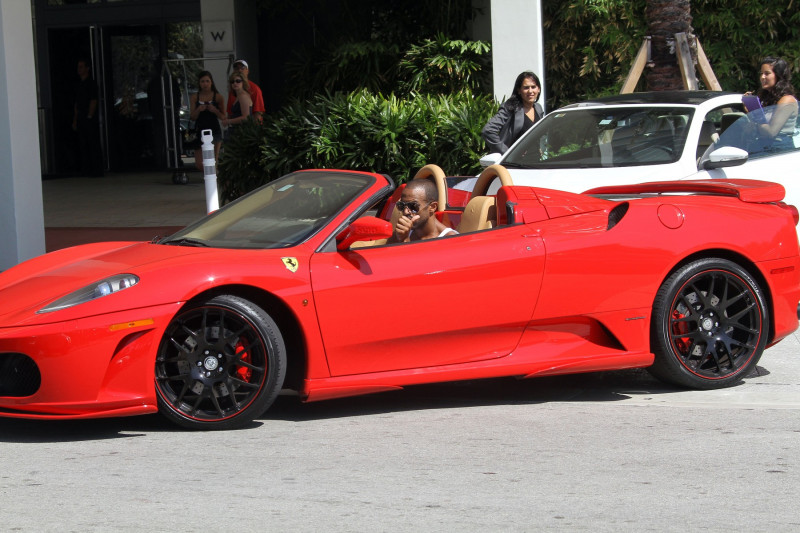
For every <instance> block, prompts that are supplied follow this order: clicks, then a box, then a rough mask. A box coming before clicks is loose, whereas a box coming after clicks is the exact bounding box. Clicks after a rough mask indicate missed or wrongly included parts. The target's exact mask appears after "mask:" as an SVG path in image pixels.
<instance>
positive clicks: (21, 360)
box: [0, 353, 42, 397]
mask: <svg viewBox="0 0 800 533" xmlns="http://www.w3.org/2000/svg"><path fill="white" fill-rule="evenodd" d="M41 384H42V375H41V374H40V373H39V367H38V366H36V363H35V362H34V361H33V359H31V358H30V357H28V356H27V355H25V354H21V353H0V396H13V397H22V396H30V395H32V394H34V393H36V391H38V390H39V386H40V385H41Z"/></svg>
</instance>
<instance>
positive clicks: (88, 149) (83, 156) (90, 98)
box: [72, 59, 103, 176]
mask: <svg viewBox="0 0 800 533" xmlns="http://www.w3.org/2000/svg"><path fill="white" fill-rule="evenodd" d="M78 77H79V78H80V79H79V80H78V81H77V82H76V83H75V88H74V97H73V102H74V114H73V118H72V129H73V130H74V131H75V132H76V133H77V134H78V145H79V156H80V170H81V173H82V174H84V175H85V176H102V175H103V160H102V154H101V152H100V129H99V124H100V122H99V120H98V116H97V111H98V98H97V84H96V83H95V82H94V80H93V79H92V78H91V76H90V75H89V61H88V60H86V59H80V60H78Z"/></svg>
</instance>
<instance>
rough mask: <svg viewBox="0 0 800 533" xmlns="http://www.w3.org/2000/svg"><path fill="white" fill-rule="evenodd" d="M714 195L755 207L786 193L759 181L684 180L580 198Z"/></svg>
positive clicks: (603, 191) (597, 191)
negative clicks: (605, 195) (628, 195)
mask: <svg viewBox="0 0 800 533" xmlns="http://www.w3.org/2000/svg"><path fill="white" fill-rule="evenodd" d="M666 193H683V194H692V193H697V194H715V195H722V196H735V197H737V198H739V200H741V201H743V202H748V203H753V204H759V203H770V202H780V201H781V200H783V198H784V197H785V196H786V189H784V188H783V185H781V184H780V183H773V182H771V181H761V180H722V179H720V180H685V181H653V182H650V183H634V184H632V185H610V186H608V187H597V188H594V189H589V190H588V191H584V192H583V194H609V195H626V194H666Z"/></svg>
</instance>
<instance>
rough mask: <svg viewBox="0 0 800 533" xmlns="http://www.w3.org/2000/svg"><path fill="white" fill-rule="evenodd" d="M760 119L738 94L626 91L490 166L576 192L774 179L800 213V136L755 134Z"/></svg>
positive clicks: (543, 130) (555, 116)
mask: <svg viewBox="0 0 800 533" xmlns="http://www.w3.org/2000/svg"><path fill="white" fill-rule="evenodd" d="M765 111H766V114H767V116H769V115H770V114H771V110H770V109H769V108H766V109H765ZM755 120H757V118H756V117H754V116H752V115H748V114H747V113H745V108H744V106H743V105H742V95H741V94H738V93H726V92H720V91H663V92H649V93H648V92H644V93H632V94H622V95H617V96H610V97H606V98H598V99H596V100H588V101H585V102H580V103H577V104H572V105H568V106H565V107H563V108H560V109H557V110H555V111H552V112H550V113H549V114H548V115H546V116H545V117H544V119H542V120H541V121H540V122H538V123H537V124H536V125H534V127H532V128H531V129H530V130H528V131H527V132H526V133H525V135H523V136H522V137H520V139H519V140H518V141H517V142H516V143H515V144H514V145H513V146H511V147H510V148H509V149H508V151H507V152H506V153H505V154H502V155H501V154H489V155H488V156H485V157H484V158H483V159H482V160H481V164H482V165H483V166H488V165H491V164H495V163H499V164H501V165H503V166H504V167H506V168H507V169H508V171H509V173H510V174H511V178H512V179H513V181H514V183H515V184H519V185H535V186H537V187H548V188H552V189H559V190H565V191H571V192H583V191H586V190H589V189H593V188H595V187H599V186H601V185H617V184H619V185H622V184H631V183H641V182H646V181H661V180H676V179H709V178H721V179H738V178H750V179H761V180H769V181H775V182H778V183H781V184H782V185H783V186H784V187H785V189H786V199H785V201H786V202H787V203H790V204H793V205H795V206H800V130H797V129H796V130H795V132H794V136H785V137H786V138H781V139H779V141H780V142H774V140H773V139H763V138H758V136H757V135H755V128H753V127H752V126H753V124H752V122H753V121H755Z"/></svg>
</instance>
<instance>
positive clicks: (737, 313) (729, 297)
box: [648, 258, 769, 389]
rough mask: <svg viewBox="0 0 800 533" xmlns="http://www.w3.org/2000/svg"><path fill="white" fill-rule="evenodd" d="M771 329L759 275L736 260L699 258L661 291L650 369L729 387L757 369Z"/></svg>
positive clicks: (696, 384)
mask: <svg viewBox="0 0 800 533" xmlns="http://www.w3.org/2000/svg"><path fill="white" fill-rule="evenodd" d="M768 334H769V314H768V311H767V304H766V299H765V297H764V293H763V291H762V290H761V287H760V286H759V284H758V283H757V282H756V281H755V280H754V279H753V277H752V276H751V275H750V274H749V273H748V272H747V271H746V270H745V269H743V268H742V267H740V266H739V265H737V264H736V263H734V262H732V261H728V260H726V259H714V258H710V259H699V260H696V261H693V262H691V263H688V264H686V265H684V266H682V267H680V268H679V269H678V270H677V271H675V272H674V273H673V274H672V275H671V276H669V278H667V280H666V281H664V283H663V284H662V285H661V287H660V289H659V290H658V293H657V294H656V298H655V302H654V304H653V316H652V322H651V329H650V341H651V349H652V350H653V353H654V354H655V362H654V363H653V366H652V367H650V368H649V369H648V370H649V371H650V373H651V374H653V375H654V376H655V377H657V378H659V379H660V380H662V381H665V382H667V383H671V384H674V385H679V386H683V387H689V388H693V389H718V388H722V387H729V386H731V385H734V384H736V383H738V382H739V381H740V380H741V379H742V378H744V377H745V376H746V375H747V374H748V373H749V372H750V370H751V369H753V368H755V366H756V364H757V363H758V360H759V359H760V357H761V354H762V353H763V351H764V348H765V346H766V344H767V337H768Z"/></svg>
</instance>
